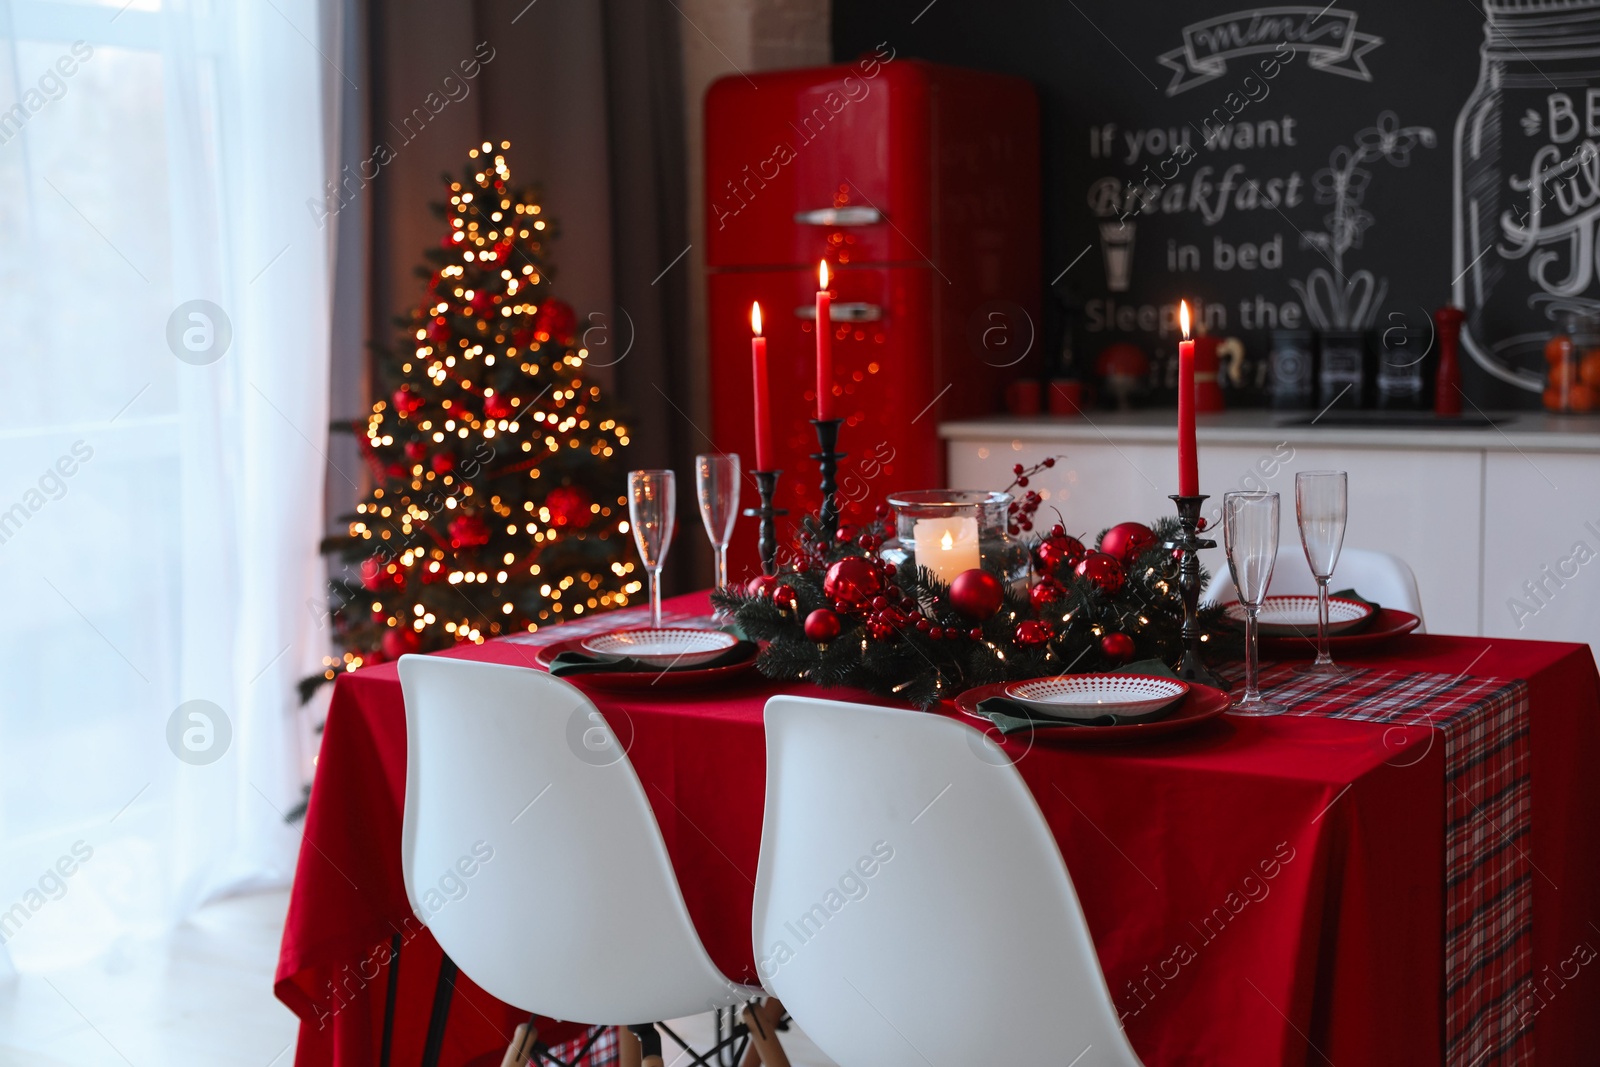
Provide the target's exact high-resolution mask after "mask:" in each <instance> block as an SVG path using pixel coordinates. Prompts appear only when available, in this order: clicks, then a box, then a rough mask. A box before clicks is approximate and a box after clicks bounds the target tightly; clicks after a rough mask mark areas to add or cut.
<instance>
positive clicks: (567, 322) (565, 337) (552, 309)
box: [533, 300, 578, 345]
mask: <svg viewBox="0 0 1600 1067" xmlns="http://www.w3.org/2000/svg"><path fill="white" fill-rule="evenodd" d="M533 328H534V330H535V332H536V333H542V334H544V335H545V336H546V337H548V338H550V339H552V340H554V341H555V342H556V343H557V344H563V345H570V344H571V343H572V342H573V339H574V335H575V334H576V333H577V329H578V313H577V312H575V311H573V310H572V305H570V304H567V303H565V302H564V301H561V300H546V301H545V302H544V303H542V304H540V305H539V313H538V314H537V315H535V316H534V320H533Z"/></svg>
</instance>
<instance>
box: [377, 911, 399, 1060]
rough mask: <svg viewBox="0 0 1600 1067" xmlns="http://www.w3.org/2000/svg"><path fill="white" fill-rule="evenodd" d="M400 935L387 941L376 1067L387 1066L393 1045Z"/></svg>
mask: <svg viewBox="0 0 1600 1067" xmlns="http://www.w3.org/2000/svg"><path fill="white" fill-rule="evenodd" d="M400 943H401V941H400V935H399V934H395V935H394V937H393V938H391V939H390V941H389V986H388V988H387V989H386V990H385V991H384V994H383V1046H382V1048H381V1049H380V1050H379V1052H378V1067H389V1050H390V1049H391V1048H393V1046H394V1001H395V997H396V995H397V994H398V993H399V989H400Z"/></svg>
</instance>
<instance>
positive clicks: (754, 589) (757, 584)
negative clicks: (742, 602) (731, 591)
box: [744, 574, 778, 597]
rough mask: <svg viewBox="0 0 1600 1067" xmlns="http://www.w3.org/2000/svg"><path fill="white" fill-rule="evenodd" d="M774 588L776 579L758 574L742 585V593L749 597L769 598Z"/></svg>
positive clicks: (776, 583)
mask: <svg viewBox="0 0 1600 1067" xmlns="http://www.w3.org/2000/svg"><path fill="white" fill-rule="evenodd" d="M776 588H778V579H777V578H776V577H774V576H773V575H770V574H758V575H756V576H755V577H754V578H752V579H750V580H749V581H748V582H746V583H745V585H744V591H745V592H746V593H747V594H749V595H750V596H765V597H769V596H771V595H772V591H773V590H774V589H776Z"/></svg>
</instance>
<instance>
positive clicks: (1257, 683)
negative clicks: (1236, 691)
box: [1222, 492, 1288, 715]
mask: <svg viewBox="0 0 1600 1067" xmlns="http://www.w3.org/2000/svg"><path fill="white" fill-rule="evenodd" d="M1222 541H1223V544H1224V545H1225V546H1226V548H1227V552H1228V570H1229V571H1230V572H1232V574H1233V586H1234V588H1235V589H1236V590H1238V593H1239V603H1240V604H1242V605H1243V606H1244V614H1245V621H1244V679H1245V680H1244V696H1242V697H1240V698H1239V699H1238V700H1236V701H1234V704H1233V713H1234V714H1235V715H1282V714H1283V713H1284V712H1285V711H1287V710H1288V709H1287V708H1285V707H1284V706H1283V705H1281V704H1275V703H1273V702H1272V701H1270V700H1267V699H1265V698H1264V697H1262V695H1261V655H1260V651H1259V649H1258V647H1257V633H1256V626H1257V623H1256V615H1257V613H1259V612H1260V611H1261V602H1262V601H1263V600H1265V599H1266V596H1267V584H1268V583H1269V582H1271V581H1272V568H1273V565H1274V564H1275V563H1277V561H1278V494H1277V493H1262V492H1256V493H1225V494H1223V497H1222Z"/></svg>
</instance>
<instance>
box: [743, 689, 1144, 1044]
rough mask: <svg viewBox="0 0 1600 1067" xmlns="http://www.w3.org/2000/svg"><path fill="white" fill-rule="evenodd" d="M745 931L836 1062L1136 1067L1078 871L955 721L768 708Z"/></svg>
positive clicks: (1022, 791) (909, 714) (1020, 790)
mask: <svg viewBox="0 0 1600 1067" xmlns="http://www.w3.org/2000/svg"><path fill="white" fill-rule="evenodd" d="M766 724H767V802H766V817H765V818H766V821H765V823H764V825H763V828H762V837H761V862H760V866H759V868H758V870H757V873H756V894H755V908H754V915H753V934H754V939H755V950H756V959H757V961H758V964H757V966H758V968H759V970H760V973H761V978H762V984H763V985H765V986H766V987H767V988H768V989H769V990H771V991H772V993H773V994H774V995H776V996H778V997H781V998H782V1000H783V1003H784V1006H785V1007H786V1008H787V1009H788V1010H789V1012H790V1013H791V1014H792V1015H793V1016H794V1018H795V1021H796V1022H798V1023H799V1024H800V1026H801V1027H802V1028H803V1029H804V1030H805V1032H806V1034H807V1035H808V1036H809V1037H811V1038H812V1039H813V1040H814V1041H815V1042H816V1044H817V1046H818V1047H819V1048H820V1049H821V1050H822V1051H823V1052H825V1053H826V1054H827V1055H828V1056H830V1057H832V1058H833V1059H834V1060H835V1061H837V1062H838V1063H839V1064H840V1065H841V1067H930V1065H934V1067H968V1065H971V1064H982V1063H1018V1064H1056V1065H1062V1064H1068V1063H1071V1064H1075V1065H1076V1067H1140V1064H1139V1059H1138V1057H1137V1056H1136V1055H1135V1054H1134V1052H1133V1049H1132V1047H1131V1046H1130V1045H1129V1043H1128V1040H1127V1038H1126V1036H1124V1034H1123V1032H1122V1028H1121V1026H1120V1024H1119V1022H1118V1019H1117V1011H1116V1008H1115V1007H1114V1006H1113V1005H1112V1002H1111V996H1110V993H1109V992H1108V991H1107V989H1106V983H1105V978H1104V976H1103V975H1102V974H1101V971H1100V965H1099V961H1098V959H1097V958H1096V956H1095V949H1094V944H1093V942H1092V941H1091V940H1090V938H1089V931H1088V929H1087V927H1086V926H1085V924H1084V919H1083V912H1082V910H1081V909H1080V908H1079V906H1078V898H1077V894H1076V893H1075V892H1074V891H1073V888H1072V878H1071V877H1070V876H1069V875H1068V873H1067V869H1066V865H1065V864H1064V863H1063V862H1062V859H1061V853H1060V851H1059V850H1058V849H1057V848H1056V842H1055V838H1054V836H1053V834H1052V833H1051V830H1050V827H1049V826H1048V825H1047V824H1046V823H1045V820H1044V816H1043V815H1042V814H1041V813H1040V811H1039V807H1038V804H1037V803H1036V802H1035V801H1034V799H1033V795H1032V794H1031V793H1030V792H1029V791H1028V788H1027V786H1026V785H1024V784H1023V781H1022V777H1021V775H1019V774H1018V773H1017V770H1016V768H1015V767H1013V766H1012V765H1011V763H1010V761H1009V760H1008V759H1007V758H1006V756H1005V755H1004V753H1002V752H1001V750H1000V749H999V748H998V747H997V746H996V745H995V744H994V743H993V742H991V741H989V740H988V739H987V738H986V737H984V736H983V735H982V734H980V733H979V732H978V731H976V730H974V729H971V728H970V727H968V726H966V725H964V724H962V723H959V722H956V721H954V720H951V719H947V718H944V717H942V716H938V715H930V714H926V713H923V712H914V711H901V710H897V709H891V708H881V707H871V706H868V705H864V704H844V703H836V702H833V701H825V700H815V699H808V698H803V697H793V696H778V697H773V698H772V699H771V700H769V701H768V702H767V709H766Z"/></svg>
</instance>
